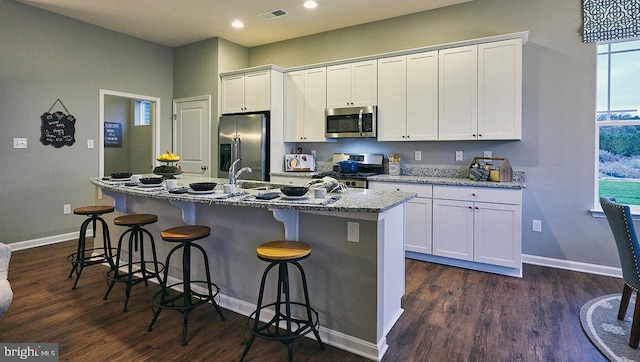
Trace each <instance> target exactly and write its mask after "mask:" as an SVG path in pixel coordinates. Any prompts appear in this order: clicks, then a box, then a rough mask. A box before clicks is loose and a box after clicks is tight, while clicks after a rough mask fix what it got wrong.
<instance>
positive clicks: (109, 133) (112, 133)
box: [104, 122, 122, 147]
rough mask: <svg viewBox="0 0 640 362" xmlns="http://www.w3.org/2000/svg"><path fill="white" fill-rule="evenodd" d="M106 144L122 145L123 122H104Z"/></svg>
mask: <svg viewBox="0 0 640 362" xmlns="http://www.w3.org/2000/svg"><path fill="white" fill-rule="evenodd" d="M104 146H105V147H122V123H118V122H104Z"/></svg>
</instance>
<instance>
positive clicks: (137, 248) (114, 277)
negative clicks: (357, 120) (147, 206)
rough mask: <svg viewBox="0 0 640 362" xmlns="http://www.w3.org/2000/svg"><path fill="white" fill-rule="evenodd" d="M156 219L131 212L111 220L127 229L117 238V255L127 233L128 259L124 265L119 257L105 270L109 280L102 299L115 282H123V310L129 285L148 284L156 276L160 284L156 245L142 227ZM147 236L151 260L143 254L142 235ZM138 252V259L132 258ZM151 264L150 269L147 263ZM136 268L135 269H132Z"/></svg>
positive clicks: (160, 266) (156, 217)
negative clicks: (112, 265)
mask: <svg viewBox="0 0 640 362" xmlns="http://www.w3.org/2000/svg"><path fill="white" fill-rule="evenodd" d="M156 221H158V216H157V215H153V214H131V215H122V216H118V217H116V218H115V219H114V220H113V223H114V224H116V225H119V226H127V227H128V229H127V230H126V231H125V232H124V233H122V235H121V236H120V240H118V255H119V256H121V255H122V241H123V240H124V238H125V237H126V236H127V234H128V235H129V248H128V254H129V256H128V259H127V263H126V264H124V265H121V264H120V258H119V257H118V258H117V259H116V263H115V266H114V268H113V269H112V270H110V271H109V272H107V279H108V280H109V289H107V293H105V295H104V298H103V299H105V300H106V299H107V297H108V296H109V293H110V292H111V289H112V288H113V286H114V284H115V283H116V282H123V283H125V285H126V291H125V299H124V310H123V311H124V312H126V311H127V305H128V303H129V296H130V295H131V287H132V286H134V285H136V284H138V283H140V282H144V284H145V285H149V283H148V280H149V279H152V278H157V279H158V283H159V284H160V285H162V281H161V280H160V272H161V271H162V269H164V265H163V264H162V263H158V258H157V256H156V246H155V243H154V241H153V235H151V233H150V232H149V231H148V230H147V229H145V228H144V226H145V225H148V224H152V223H154V222H156ZM145 234H146V235H147V236H148V237H149V244H150V246H151V254H152V255H151V260H147V258H145V255H144V235H145ZM135 252H139V255H140V259H139V260H138V261H134V260H133V254H134V253H135ZM149 264H150V265H151V268H152V269H151V270H150V269H149V267H148V265H149ZM121 267H125V268H126V269H127V272H122V271H120V268H121ZM134 268H136V269H134Z"/></svg>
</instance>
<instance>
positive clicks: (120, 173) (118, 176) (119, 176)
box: [111, 172, 132, 179]
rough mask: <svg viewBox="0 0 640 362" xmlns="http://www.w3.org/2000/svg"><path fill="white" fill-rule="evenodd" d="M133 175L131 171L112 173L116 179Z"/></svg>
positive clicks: (112, 176)
mask: <svg viewBox="0 0 640 362" xmlns="http://www.w3.org/2000/svg"><path fill="white" fill-rule="evenodd" d="M131 175H132V173H131V172H114V173H112V174H111V178H114V179H118V178H122V179H124V178H130V177H131Z"/></svg>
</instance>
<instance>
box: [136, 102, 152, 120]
mask: <svg viewBox="0 0 640 362" xmlns="http://www.w3.org/2000/svg"><path fill="white" fill-rule="evenodd" d="M134 113H135V122H134V125H136V126H149V125H151V102H149V101H136V102H135V112H134Z"/></svg>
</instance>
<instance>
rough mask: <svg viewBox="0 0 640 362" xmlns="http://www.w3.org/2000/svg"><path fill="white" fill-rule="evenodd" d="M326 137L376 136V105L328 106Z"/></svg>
mask: <svg viewBox="0 0 640 362" xmlns="http://www.w3.org/2000/svg"><path fill="white" fill-rule="evenodd" d="M325 118H326V127H325V137H326V138H374V137H376V131H377V117H376V107H375V106H370V107H351V108H328V109H326V111H325Z"/></svg>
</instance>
